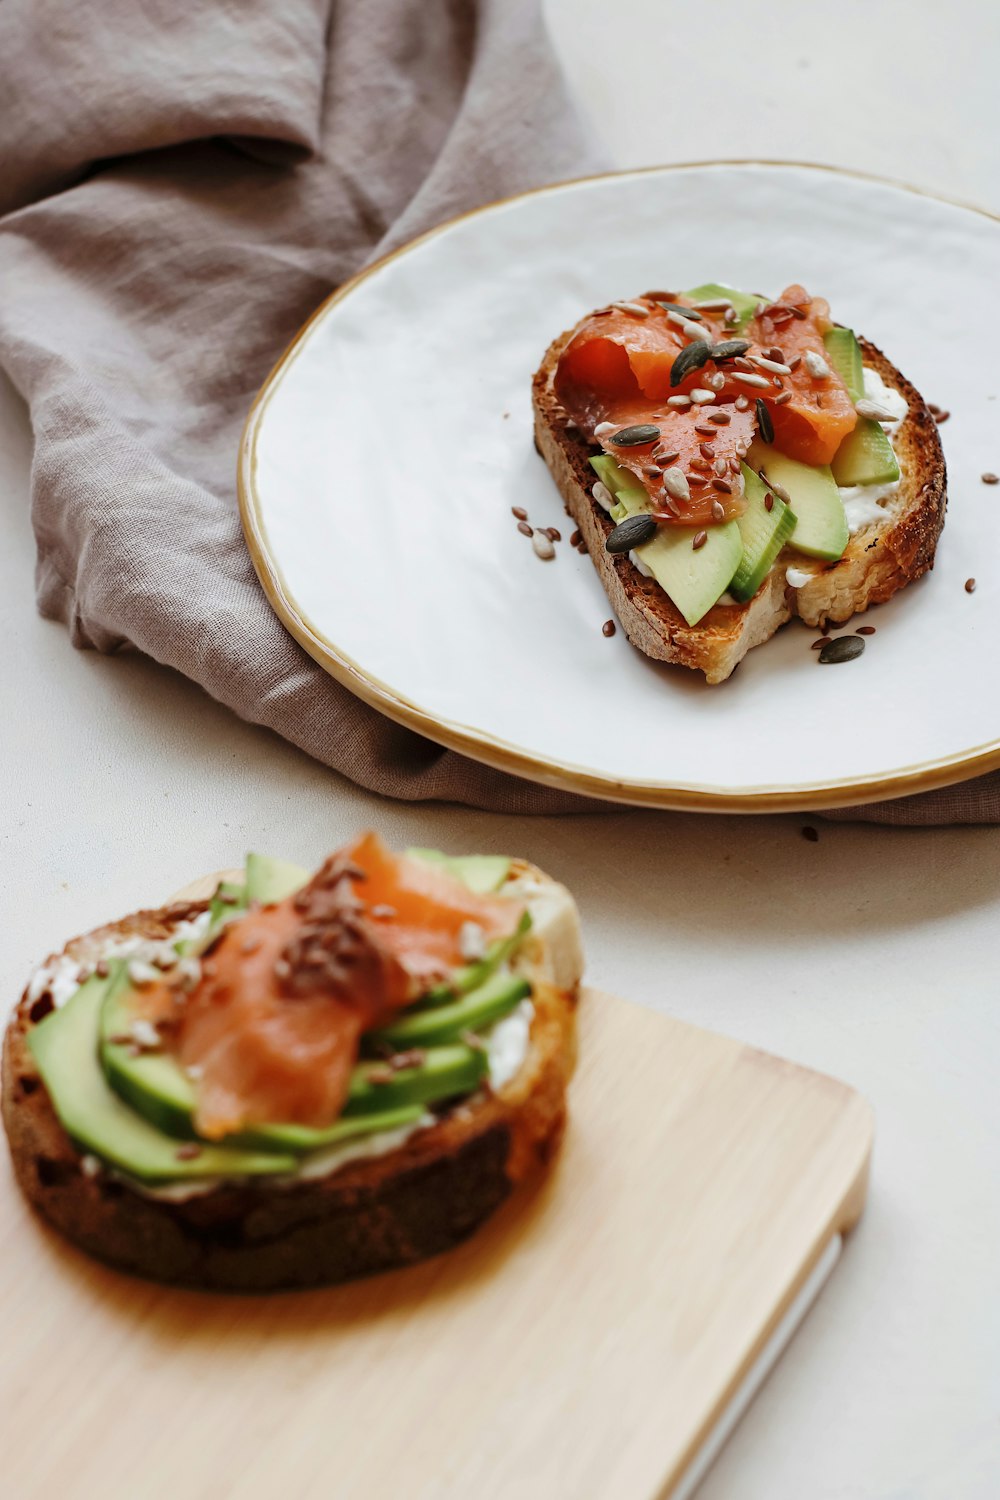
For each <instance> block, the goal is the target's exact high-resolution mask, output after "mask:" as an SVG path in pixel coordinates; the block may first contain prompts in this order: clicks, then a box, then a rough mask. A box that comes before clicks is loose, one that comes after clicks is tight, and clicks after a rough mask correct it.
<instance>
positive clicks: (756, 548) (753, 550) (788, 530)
mask: <svg viewBox="0 0 1000 1500" xmlns="http://www.w3.org/2000/svg"><path fill="white" fill-rule="evenodd" d="M742 472H743V492H744V495H745V496H746V502H747V508H746V510H745V511H744V512H743V514H742V515H741V516H739V517H737V521H736V524H737V526H738V527H739V529H740V537H741V539H742V542H743V556H742V558H741V559H740V565H739V567H738V568H737V569H736V572H735V574H734V575H733V581H732V583H730V585H729V592H730V593H731V594H732V596H733V598H734V599H739V600H740V602H741V603H745V602H746V601H747V600H748V599H752V598H753V596H754V594H756V592H757V590H758V589H759V588H760V586H761V584H762V583H763V582H764V579H765V578H766V577H767V575H768V573H769V572H770V571H771V567H772V565H773V563H774V560H775V558H776V557H777V556H778V553H779V552H780V551H781V549H782V547H783V546H784V545H785V543H786V542H787V541H788V539H789V537H790V536H791V535H792V533H793V532H794V530H795V523H796V519H797V518H796V516H795V514H794V512H793V511H792V510H791V509H790V508H789V507H788V506H787V505H786V504H785V502H784V501H783V500H779V499H778V497H777V495H772V496H771V508H770V509H768V507H767V505H766V504H765V498H766V496H767V494H768V490H767V487H766V485H764V484H763V483H762V481H761V479H760V476H759V475H758V474H757V473H755V472H754V470H753V469H750V468H748V467H747V465H746V464H743V465H742Z"/></svg>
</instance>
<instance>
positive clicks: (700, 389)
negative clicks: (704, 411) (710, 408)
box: [691, 385, 715, 406]
mask: <svg viewBox="0 0 1000 1500" xmlns="http://www.w3.org/2000/svg"><path fill="white" fill-rule="evenodd" d="M691 400H692V401H693V402H694V404H695V406H707V405H708V403H709V402H710V401H714V400H715V392H714V391H708V390H706V389H705V388H704V386H700V385H696V386H695V388H694V390H693V391H692V392H691Z"/></svg>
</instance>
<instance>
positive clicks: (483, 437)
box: [241, 164, 1000, 811]
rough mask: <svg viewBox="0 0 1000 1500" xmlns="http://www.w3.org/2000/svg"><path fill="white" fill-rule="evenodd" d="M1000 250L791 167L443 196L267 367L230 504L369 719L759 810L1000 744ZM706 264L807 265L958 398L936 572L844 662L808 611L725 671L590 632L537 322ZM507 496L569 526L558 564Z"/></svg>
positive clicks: (935, 778) (772, 276)
mask: <svg viewBox="0 0 1000 1500" xmlns="http://www.w3.org/2000/svg"><path fill="white" fill-rule="evenodd" d="M998 266H1000V222H998V221H995V220H993V219H992V218H990V217H989V216H987V215H985V214H981V213H977V212H975V211H973V210H970V209H964V208H960V207H957V206H955V205H952V204H948V203H944V202H940V201H938V200H936V199H932V198H929V197H926V196H923V195H921V194H918V193H915V192H912V191H909V190H907V189H905V188H900V187H895V186H891V185H889V184H886V183H882V182H878V181H872V180H868V179H863V178H859V177H854V176H849V175H844V174H841V173H834V172H830V171H824V170H821V169H818V168H808V167H800V166H782V165H757V164H737V165H725V164H719V165H707V166H698V167H684V168H664V169H659V170H656V171H652V172H638V173H628V174H625V175H619V176H611V177H604V178H598V179H594V180H589V181H583V182H577V183H569V184H566V185H564V186H560V187H555V188H551V189H547V190H544V191H542V192H538V193H533V194H529V195H527V196H525V197H521V198H517V199H513V200H511V201H509V202H506V203H501V204H498V205H496V206H494V207H491V208H487V209H484V210H482V211H480V212H478V213H475V214H471V215H468V216H466V217H465V218H462V219H459V220H456V221H455V222H453V223H451V224H448V225H445V226H444V227H443V228H442V229H440V230H437V231H435V232H433V233H432V234H430V235H428V236H425V237H424V238H423V239H421V240H418V241H417V242H416V243H414V244H413V245H411V246H409V247H407V248H406V249H405V250H403V251H402V252H399V253H397V254H396V255H394V256H392V257H390V258H389V259H388V260H386V261H383V262H382V263H381V264H379V265H377V266H375V267H374V268H373V269H372V270H370V271H368V272H366V273H364V274H363V275H362V276H360V277H358V278H357V279H355V280H354V281H353V282H352V283H350V284H349V285H348V286H347V287H345V288H342V289H341V290H340V291H339V292H338V293H337V294H336V295H335V296H334V297H333V298H331V299H330V301H328V302H327V303H326V304H325V305H324V306H323V307H322V308H321V309H320V310H319V312H318V313H317V314H316V316H315V317H314V318H313V319H312V320H311V322H310V323H309V324H308V325H307V326H306V328H305V329H304V330H303V331H302V333H301V334H300V335H299V337H298V339H297V340H296V342H295V343H294V344H293V345H292V347H291V349H290V350H289V351H288V353H287V354H286V355H285V357H284V359H283V360H282V362H281V363H280V364H279V365H278V367H277V369H276V370H275V372H274V373H273V374H272V376H271V378H270V380H269V381H268V384H267V386H266V387H265V388H264V390H263V391H262V392H261V395H260V397H259V398H258V401H257V403H256V405H255V407H254V409H253V411H252V413H251V415H250V418H249V420H248V423H247V429H246V433H245V435H244V443H243V452H242V458H241V501H242V508H243V516H244V525H245V528H246V531H247V537H248V542H249V545H250V548H251V552H252V554H253V557H254V561H255V564H256V566H257V569H258V572H259V573H260V576H261V580H262V582H263V584H264V587H265V589H266V590H267V592H268V595H269V597H270V599H271V601H272V603H273V604H274V606H275V608H276V609H277V611H278V613H279V615H280V616H281V618H282V619H283V620H284V622H285V624H286V625H287V626H288V628H289V629H290V630H292V632H293V633H294V634H295V635H296V636H297V637H298V639H299V640H300V641H302V643H303V644H304V645H305V646H306V648H307V649H308V650H309V651H310V652H311V653H312V654H313V656H315V657H316V659H317V660H318V661H320V662H321V663H322V664H323V665H324V666H325V667H326V668H327V669H328V670H329V671H330V672H331V673H333V675H334V676H336V677H337V678H339V679H340V680H341V681H342V682H344V683H346V684H347V685H348V686H349V687H350V688H351V689H352V690H353V691H354V692H356V693H358V694H359V695H360V696H361V697H363V698H364V699H366V700H367V701H368V702H370V703H372V704H374V705H376V706H377V707H378V708H379V709H381V710H382V711H383V712H384V713H387V714H389V715H390V716H391V717H393V718H395V719H398V720H400V721H401V722H403V723H405V724H408V725H410V726H411V727H413V728H416V729H419V730H421V731H422V732H423V733H425V734H427V735H429V736H430V737H431V738H433V739H435V740H438V741H440V742H441V743H443V744H446V745H450V746H452V747H453V748H457V749H460V750H463V751H465V752H466V753H467V754H469V755H472V756H475V757H477V758H478V759H480V760H484V761H487V762H490V763H492V764H495V765H498V766H501V767H503V768H505V769H507V770H513V771H517V772H519V773H520V774H522V775H525V776H528V777H532V778H534V779H536V780H539V781H545V782H548V783H551V784H555V785H560V786H565V787H567V788H570V789H572V790H574V791H584V792H591V793H596V794H598V795H603V796H607V797H611V798H616V799H620V800H623V801H632V802H642V803H648V804H655V805H660V806H664V807H678V806H696V807H703V808H718V809H720V810H721V809H743V810H748V811H753V810H760V809H762V808H766V807H789V806H803V807H806V806H813V807H816V806H824V805H833V804H836V803H838V802H839V803H845V802H851V801H860V800H865V799H868V798H872V797H875V796H885V795H889V796H891V795H894V794H898V793H902V792H907V791H913V790H918V789H921V788H925V787H929V786H933V785H941V784H944V783H946V782H948V781H956V780H960V779H961V778H962V777H964V776H967V775H971V774H973V773H974V772H977V771H982V770H985V769H988V768H990V767H992V766H994V765H997V764H1000V692H998V687H1000V681H998V676H1000V674H998V665H997V663H998V652H997V649H996V646H995V642H994V635H995V630H994V623H995V621H996V620H997V619H998V618H1000V612H998V603H997V600H998V593H1000V488H993V487H988V486H986V485H984V484H983V483H982V481H981V479H980V475H981V473H982V472H983V471H984V470H989V469H992V470H1000V404H998V401H997V398H998V395H1000V358H998V353H997V349H996V340H995V338H994V337H993V335H992V333H990V331H989V320H988V318H987V317H985V316H984V314H986V313H987V312H988V310H989V309H990V308H992V306H993V305H994V304H995V302H996V298H997V268H998ZM706 280H717V281H722V282H728V283H729V284H731V285H733V286H748V287H754V288H760V289H762V290H764V291H766V292H773V293H777V292H778V291H780V290H781V288H782V287H783V286H785V285H786V284H787V283H789V282H791V281H800V282H803V283H804V284H805V285H806V286H808V287H809V288H810V289H813V290H815V291H816V292H817V293H818V294H820V295H823V296H825V297H827V298H829V300H830V302H831V304H832V307H833V311H834V316H835V317H837V318H838V319H839V320H841V321H842V322H845V323H848V324H850V325H851V326H853V327H854V328H856V329H857V330H858V331H859V332H862V333H864V334H865V335H866V336H867V337H868V338H870V339H871V340H872V341H873V342H874V343H876V344H878V345H879V346H880V347H882V348H883V349H885V351H886V353H887V354H888V355H889V357H890V359H891V360H892V361H893V363H894V364H896V365H898V367H899V368H900V369H901V370H903V371H904V372H905V373H906V374H907V375H908V376H909V377H910V378H911V379H912V380H913V381H914V383H915V384H916V386H917V387H918V389H920V390H921V391H922V392H923V394H924V395H925V397H926V398H927V399H928V400H931V401H936V402H938V403H939V404H940V405H941V406H945V407H949V408H950V409H951V411H952V417H951V420H950V421H949V423H948V424H947V425H946V426H945V427H944V428H943V429H942V437H943V439H944V444H945V451H946V457H947V461H948V469H949V476H950V483H949V493H950V505H949V511H948V522H947V525H946V527H945V531H944V535H943V538H942V541H941V544H940V546H939V550H938V561H937V565H936V567H935V569H934V572H933V573H932V574H931V575H929V576H928V577H926V578H925V579H923V580H921V581H920V582H919V583H917V584H915V585H913V586H912V587H910V588H908V589H906V590H904V591H903V593H901V594H899V595H898V596H897V597H896V598H895V599H894V600H893V601H892V602H891V603H890V604H888V605H885V606H883V607H882V608H880V609H878V610H875V611H873V612H872V613H871V614H870V615H869V616H868V620H869V622H870V623H873V624H875V625H876V626H877V634H876V635H875V636H874V637H871V638H870V639H869V642H868V648H867V650H866V651H865V654H864V655H863V656H862V657H861V658H860V659H858V660H856V661H853V662H850V663H848V664H845V665H843V666H841V667H839V668H838V669H836V670H834V671H830V670H829V668H828V667H821V666H819V665H818V663H817V660H816V653H815V652H813V651H811V650H810V642H811V641H812V640H814V639H815V632H810V631H808V630H806V629H805V627H803V626H801V625H798V624H794V623H793V624H791V625H789V626H787V627H786V628H785V629H784V630H782V631H781V632H779V634H778V636H777V637H776V638H775V639H774V640H773V641H771V642H770V643H769V644H768V645H766V646H764V647H763V648H761V649H758V650H755V651H752V652H751V653H750V655H749V656H748V657H747V658H746V660H745V661H744V663H743V665H742V666H741V667H740V668H739V670H738V671H737V673H736V674H735V676H734V677H733V678H731V679H730V681H728V682H726V683H724V684H722V685H720V686H718V687H707V686H706V685H705V683H704V681H703V680H702V679H701V678H700V677H696V676H695V674H693V673H690V672H687V671H685V670H683V669H680V668H673V667H663V666H657V665H655V664H654V663H652V662H650V661H649V660H647V659H646V658H645V657H643V656H641V655H640V654H639V653H638V652H637V651H635V650H633V649H632V648H631V647H630V646H629V645H628V643H627V641H626V640H625V637H624V634H623V633H622V632H621V631H619V632H618V634H617V635H616V636H615V637H613V638H611V639H608V638H606V637H605V636H603V635H602V633H601V626H602V624H603V622H604V621H605V620H606V619H608V617H609V616H610V614H611V610H610V607H609V604H608V601H607V598H606V596H605V593H604V590H603V589H602V587H601V585H600V582H599V581H598V577H597V574H596V572H595V570H594V567H593V565H592V563H591V562H590V560H589V558H587V557H586V556H581V555H580V554H578V553H576V552H574V551H572V550H571V549H570V548H569V546H568V544H567V541H566V540H565V538H566V537H567V535H568V533H569V532H570V531H571V530H572V525H571V524H569V525H567V520H566V517H565V516H564V514H563V511H562V504H561V501H560V498H559V496H558V494H557V492H556V489H555V487H554V485H553V484H552V481H551V480H550V478H549V475H548V471H547V470H546V468H545V466H544V464H543V463H542V462H541V460H540V459H539V458H538V457H537V455H536V453H535V450H534V447H533V444H532V433H531V414H530V401H529V383H530V379H531V374H532V372H533V370H534V369H535V368H536V366H537V365H538V363H539V361H540V359H541V356H542V354H543V352H544V350H545V348H546V346H547V344H548V343H549V341H550V340H551V338H553V337H554V336H555V335H556V334H557V333H559V332H560V331H561V330H562V329H564V328H567V327H569V326H571V325H572V324H573V323H574V322H575V321H576V320H577V319H578V318H579V317H580V316H581V315H582V314H583V313H585V312H587V311H588V310H590V309H591V308H593V307H595V306H599V305H600V304H602V303H604V302H606V301H608V300H609V299H611V298H614V297H624V296H628V295H629V294H635V293H636V292H639V291H642V290H643V289H644V288H645V287H647V286H652V285H668V286H688V285H694V284H697V283H698V282H700V281H706ZM512 505H523V506H525V507H526V508H527V510H528V512H529V514H530V517H531V520H532V522H533V523H534V524H535V525H536V526H545V525H554V526H558V527H559V528H560V529H561V531H562V533H563V537H564V540H563V542H562V544H561V545H559V546H558V547H557V558H556V560H555V561H554V562H549V563H544V562H541V561H539V559H538V558H537V557H536V556H535V554H534V552H533V550H532V547H531V543H530V542H529V541H528V540H527V539H526V538H525V537H523V536H521V535H519V534H518V532H517V530H516V525H515V522H514V519H513V517H512V516H511V506H512ZM973 575H974V576H975V577H976V578H977V580H978V587H977V589H976V591H975V592H974V593H972V594H969V593H966V592H965V589H964V583H965V580H966V579H967V578H969V577H970V576H973Z"/></svg>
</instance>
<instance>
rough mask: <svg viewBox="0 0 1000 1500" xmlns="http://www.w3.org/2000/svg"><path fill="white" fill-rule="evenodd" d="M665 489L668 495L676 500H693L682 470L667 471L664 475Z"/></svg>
mask: <svg viewBox="0 0 1000 1500" xmlns="http://www.w3.org/2000/svg"><path fill="white" fill-rule="evenodd" d="M663 488H664V489H665V490H666V492H667V494H668V495H673V497H674V499H675V500H690V499H691V491H690V489H689V488H688V482H687V479H686V478H685V476H684V472H683V470H682V469H666V470H665V471H664V474H663Z"/></svg>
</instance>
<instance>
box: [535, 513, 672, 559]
mask: <svg viewBox="0 0 1000 1500" xmlns="http://www.w3.org/2000/svg"><path fill="white" fill-rule="evenodd" d="M655 533H656V522H655V521H654V520H653V517H652V516H651V515H649V513H648V512H644V513H643V514H641V515H638V516H627V517H626V518H625V520H624V521H620V522H619V523H618V525H617V526H616V527H615V529H614V530H613V531H612V532H611V534H610V535H609V536H608V538H607V540H606V541H605V543H604V550H605V552H611V553H612V554H614V553H620V552H631V551H632V548H633V547H641V546H642V544H643V542H648V541H649V539H650V537H652V536H654V535H655ZM549 545H550V546H551V545H552V544H551V542H550V543H549Z"/></svg>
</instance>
